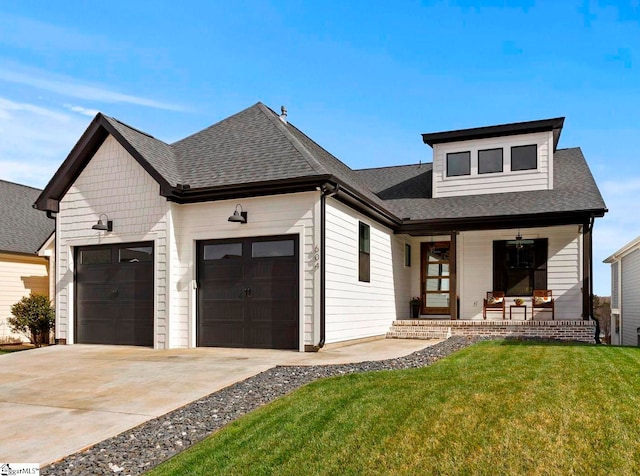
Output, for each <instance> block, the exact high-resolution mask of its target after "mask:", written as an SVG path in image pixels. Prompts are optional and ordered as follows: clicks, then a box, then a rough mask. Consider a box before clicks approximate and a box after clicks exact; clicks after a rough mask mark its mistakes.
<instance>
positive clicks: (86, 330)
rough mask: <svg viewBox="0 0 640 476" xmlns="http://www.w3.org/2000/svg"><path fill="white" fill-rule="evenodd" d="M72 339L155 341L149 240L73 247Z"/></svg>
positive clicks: (124, 342) (149, 343)
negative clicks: (74, 258)
mask: <svg viewBox="0 0 640 476" xmlns="http://www.w3.org/2000/svg"><path fill="white" fill-rule="evenodd" d="M75 282H76V342H78V343H81V344H122V345H143V346H152V345H153V243H151V242H148V243H147V242H145V243H125V244H118V245H100V246H83V247H78V248H76V281H75Z"/></svg>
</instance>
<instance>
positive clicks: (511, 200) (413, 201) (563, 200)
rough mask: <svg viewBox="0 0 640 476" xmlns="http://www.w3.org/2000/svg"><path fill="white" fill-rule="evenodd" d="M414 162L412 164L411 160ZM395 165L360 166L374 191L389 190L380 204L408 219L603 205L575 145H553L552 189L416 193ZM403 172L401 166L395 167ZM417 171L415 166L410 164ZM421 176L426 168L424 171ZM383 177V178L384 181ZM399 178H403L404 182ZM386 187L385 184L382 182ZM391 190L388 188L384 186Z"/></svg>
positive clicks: (514, 213)
mask: <svg viewBox="0 0 640 476" xmlns="http://www.w3.org/2000/svg"><path fill="white" fill-rule="evenodd" d="M413 167H416V166H413ZM394 169H397V168H396V167H388V168H384V169H374V172H372V170H371V169H369V170H363V171H360V173H361V174H362V176H363V177H364V178H367V179H368V180H369V181H370V182H369V183H370V186H371V187H372V188H374V189H377V190H381V191H380V192H378V193H379V194H385V193H386V194H389V195H390V196H389V199H388V200H385V204H386V205H387V207H388V208H389V209H390V211H391V212H392V213H395V214H396V215H397V216H399V217H403V218H404V217H408V218H411V219H412V220H433V219H447V218H475V217H490V216H508V215H521V214H538V213H556V212H573V211H588V210H603V209H605V208H606V205H605V203H604V200H603V199H602V195H600V191H599V190H598V187H597V186H596V183H595V180H594V179H593V176H592V175H591V171H590V170H589V167H588V166H587V163H586V161H585V158H584V156H583V155H582V151H581V150H580V148H577V147H576V148H571V149H558V150H557V151H556V152H555V154H554V160H553V178H554V189H553V190H536V191H524V192H506V193H491V194H486V195H467V196H461V197H446V198H431V193H430V190H427V188H426V187H425V189H424V190H425V192H424V194H423V195H422V196H421V197H416V196H415V195H416V194H415V191H416V188H415V186H414V183H413V181H414V180H415V179H416V177H420V175H415V176H413V177H412V176H411V173H410V172H409V171H407V179H405V180H404V181H403V179H402V177H401V175H402V174H401V173H399V172H398V171H395V172H394ZM400 172H404V171H400ZM413 172H414V173H416V171H415V170H413ZM424 175H425V176H426V174H424ZM385 177H386V178H387V179H388V183H384V180H385ZM404 184H407V186H406V187H405V186H404ZM385 187H386V188H385ZM389 190H391V191H392V192H393V193H391V192H389Z"/></svg>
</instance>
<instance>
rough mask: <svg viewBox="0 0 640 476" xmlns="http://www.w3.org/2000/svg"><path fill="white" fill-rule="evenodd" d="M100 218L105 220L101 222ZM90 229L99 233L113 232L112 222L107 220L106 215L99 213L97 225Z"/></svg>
mask: <svg viewBox="0 0 640 476" xmlns="http://www.w3.org/2000/svg"><path fill="white" fill-rule="evenodd" d="M102 217H105V220H103V219H102ZM91 229H92V230H99V231H113V221H111V220H109V217H108V216H107V214H106V213H101V214H100V217H99V218H98V223H96V224H95V225H93V226H92V227H91Z"/></svg>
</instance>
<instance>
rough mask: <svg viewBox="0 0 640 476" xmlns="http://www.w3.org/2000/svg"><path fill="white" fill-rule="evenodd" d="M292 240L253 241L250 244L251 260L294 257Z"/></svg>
mask: <svg viewBox="0 0 640 476" xmlns="http://www.w3.org/2000/svg"><path fill="white" fill-rule="evenodd" d="M293 245H294V243H293V240H279V241H255V242H253V243H252V244H251V257H252V258H275V257H277V256H295V250H294V246H293Z"/></svg>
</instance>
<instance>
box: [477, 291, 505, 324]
mask: <svg viewBox="0 0 640 476" xmlns="http://www.w3.org/2000/svg"><path fill="white" fill-rule="evenodd" d="M491 311H494V312H501V313H502V319H503V320H504V317H505V299H504V292H502V291H488V292H487V297H486V298H485V299H484V303H483V305H482V318H483V319H484V320H486V319H487V312H491Z"/></svg>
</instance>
